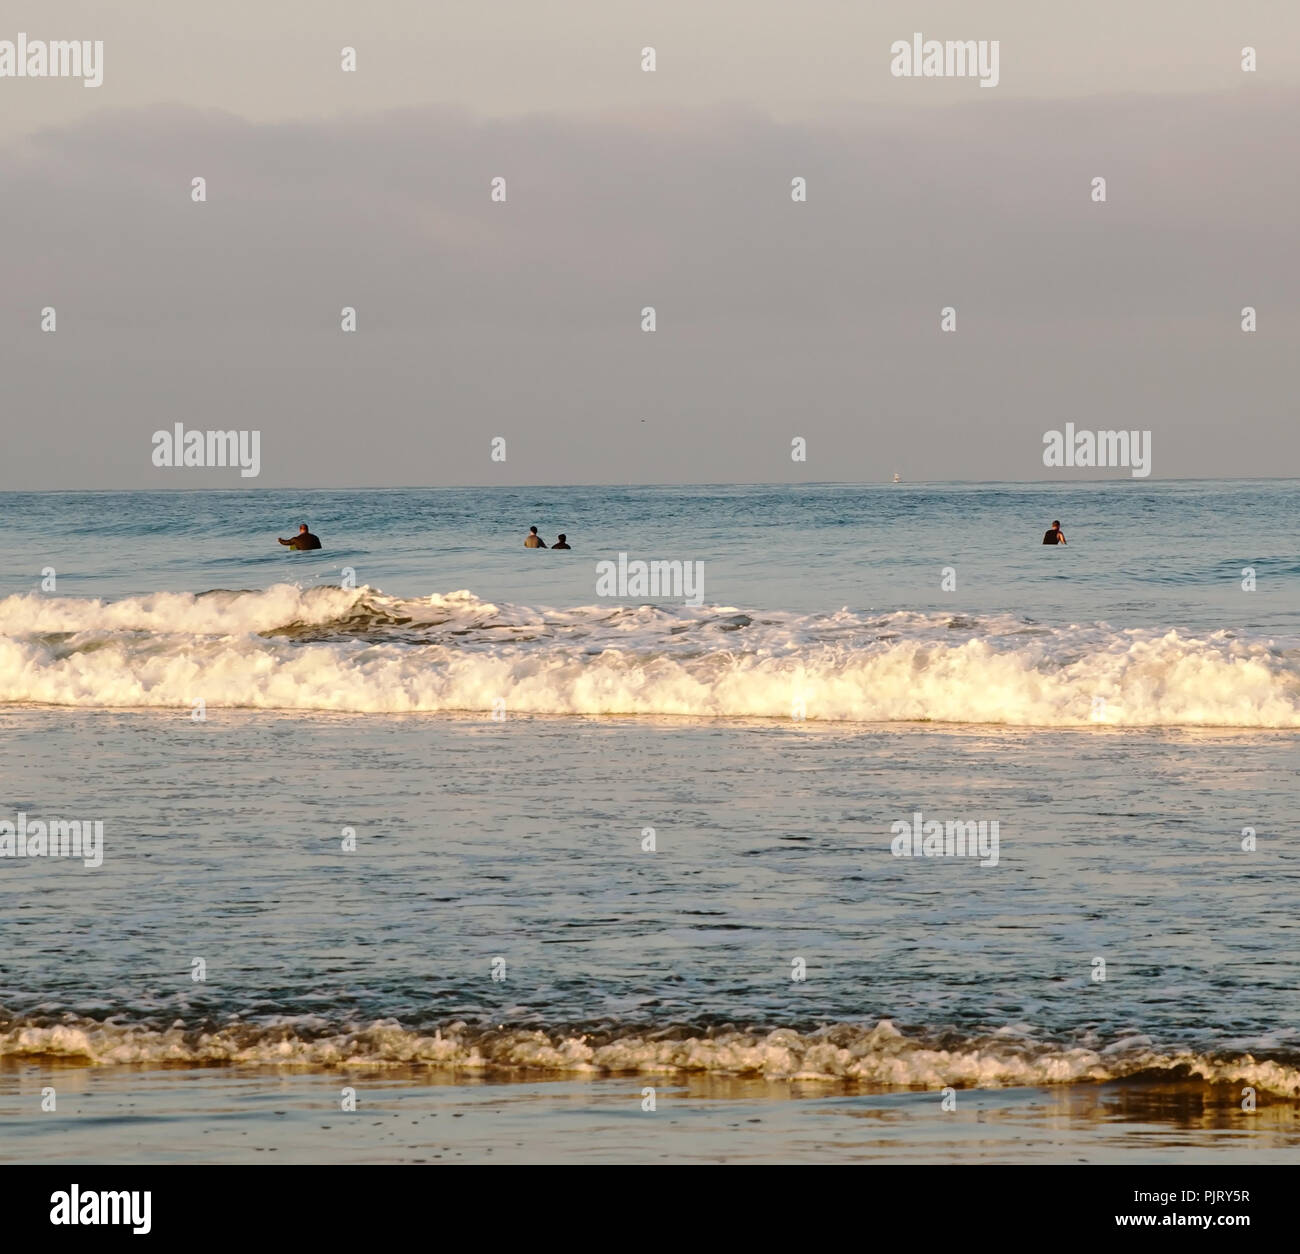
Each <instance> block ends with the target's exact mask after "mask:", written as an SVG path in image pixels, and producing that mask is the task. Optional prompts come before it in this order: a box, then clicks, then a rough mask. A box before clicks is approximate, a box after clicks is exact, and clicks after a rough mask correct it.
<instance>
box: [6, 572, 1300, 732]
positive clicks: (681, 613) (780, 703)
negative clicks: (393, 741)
mask: <svg viewBox="0 0 1300 1254" xmlns="http://www.w3.org/2000/svg"><path fill="white" fill-rule="evenodd" d="M200 697H201V698H202V699H203V700H204V701H205V702H206V703H207V705H208V706H227V707H234V708H248V709H283V710H320V711H346V712H354V713H412V712H427V713H488V714H490V713H491V711H492V710H493V708H494V706H496V707H497V708H500V706H499V703H501V702H504V708H505V709H507V710H510V711H514V712H517V713H527V714H554V715H654V716H691V717H697V718H741V719H747V718H754V719H778V718H784V719H790V718H796V719H801V718H806V719H808V720H811V721H827V722H866V723H875V722H883V723H890V722H939V723H959V724H960V723H971V724H1003V725H1007V726H1020V727H1082V726H1089V725H1097V724H1102V725H1111V726H1120V727H1157V726H1175V727H1176V726H1198V727H1252V728H1292V727H1297V726H1300V648H1297V647H1296V645H1295V642H1293V641H1279V640H1277V639H1275V638H1271V637H1269V638H1259V637H1253V636H1250V635H1247V634H1239V633H1237V632H1234V631H1230V630H1216V631H1212V632H1200V633H1198V632H1193V631H1187V630H1180V629H1179V628H1177V627H1170V628H1168V629H1167V630H1161V629H1158V628H1155V629H1153V628H1127V629H1124V628H1115V627H1112V626H1111V625H1109V624H1108V623H1105V622H1090V623H1073V624H1069V625H1065V626H1056V627H1049V626H1044V625H1042V624H1039V623H1035V622H1033V621H1032V620H1030V619H1028V618H1025V617H1021V616H1016V615H1012V614H1005V613H1004V614H992V615H953V614H943V613H919V612H905V611H896V612H892V613H867V612H862V611H855V610H851V609H848V608H844V609H841V610H839V611H837V612H834V613H822V614H797V613H789V612H780V611H771V610H760V609H756V608H753V607H747V608H745V609H744V610H742V609H739V608H737V607H734V606H704V607H699V608H693V607H689V606H681V605H643V606H622V605H587V606H580V607H577V608H573V609H555V608H547V607H531V606H519V605H511V604H494V603H492V602H488V601H485V600H482V599H480V598H479V597H477V596H475V595H474V594H473V593H472V592H469V591H457V592H451V593H447V594H436V593H435V594H433V595H430V596H428V597H424V598H419V599H402V598H398V597H392V596H386V595H385V594H384V593H383V592H382V591H380V590H378V589H374V588H370V587H365V586H363V587H360V588H355V589H347V588H342V587H310V588H301V587H297V586H294V585H291V584H277V585H273V586H271V587H269V588H267V589H264V590H259V591H227V590H216V591H210V592H205V593H199V594H191V593H179V592H172V593H167V592H163V593H150V594H147V595H144V596H135V597H124V598H120V599H117V600H103V599H99V598H78V597H51V596H43V595H41V594H39V593H27V594H22V595H15V596H9V597H6V598H4V599H3V600H0V702H3V703H9V704H17V703H31V704H43V705H61V706H85V707H98V708H133V707H145V708H149V707H155V708H156V707H173V708H185V707H188V706H189V705H190V703H191V702H193V701H194V700H195V699H197V698H200Z"/></svg>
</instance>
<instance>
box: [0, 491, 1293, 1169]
mask: <svg viewBox="0 0 1300 1254" xmlns="http://www.w3.org/2000/svg"><path fill="white" fill-rule="evenodd" d="M1298 487H1300V485H1298V484H1297V482H1296V481H1294V480H1257V481H1241V480H1234V481H1177V482H1154V483H1153V482H1150V481H1149V480H1132V479H1130V480H1124V481H1120V480H1111V481H1105V482H1089V483H1071V484H1070V485H1069V486H1064V485H1062V484H1059V483H1053V484H1000V483H989V484H908V483H900V484H873V485H866V486H849V485H842V484H824V485H821V484H810V485H798V486H789V485H786V486H780V485H752V486H689V487H653V486H635V485H629V486H603V487H536V488H505V487H484V488H473V489H451V488H448V489H414V488H413V489H400V490H399V489H392V490H337V491H317V490H313V491H289V490H266V491H264V490H252V491H230V492H224V491H189V492H185V491H168V492H91V493H61V492H42V493H7V494H4V495H3V497H0V506H2V508H0V552H2V553H3V555H4V556H3V559H2V560H0V855H5V856H0V1114H2V1115H3V1118H2V1119H0V1160H3V1161H42V1162H51V1161H83V1162H84V1161H128V1160H129V1161H143V1162H167V1161H203V1162H208V1161H228V1162H247V1161H261V1160H263V1159H264V1158H269V1157H274V1158H275V1160H277V1161H340V1162H341V1161H347V1162H353V1161H356V1162H380V1161H434V1160H454V1161H521V1162H547V1161H556V1160H561V1159H562V1160H564V1161H612V1162H628V1161H637V1162H640V1161H658V1160H665V1161H729V1162H734V1161H849V1160H859V1159H861V1160H881V1161H886V1160H887V1161H904V1162H907V1161H914V1162H930V1161H966V1162H968V1161H978V1160H987V1161H1028V1160H1032V1161H1125V1160H1130V1159H1134V1158H1136V1157H1141V1159H1142V1161H1171V1162H1177V1161H1181V1160H1184V1159H1186V1158H1189V1157H1190V1158H1195V1159H1197V1160H1204V1159H1205V1158H1206V1157H1214V1158H1222V1159H1225V1160H1226V1159H1234V1158H1236V1159H1241V1160H1243V1161H1247V1160H1248V1161H1252V1162H1258V1161H1283V1160H1287V1161H1293V1160H1294V1158H1295V1154H1296V1151H1297V1149H1300V931H1298V927H1300V925H1298V924H1297V918H1298V917H1300V848H1298V846H1297V839H1296V814H1297V810H1298V809H1300V788H1298V787H1297V763H1298V762H1300V757H1298V755H1297V747H1298V746H1300V541H1297V538H1296V531H1295V527H1294V524H1293V515H1294V513H1295V507H1296V504H1297V500H1298V497H1300V492H1298ZM1054 519H1060V520H1061V522H1062V525H1063V530H1064V532H1065V535H1066V538H1067V541H1068V543H1067V544H1066V545H1065V546H1056V547H1048V546H1044V545H1042V543H1041V540H1042V535H1043V532H1044V531H1045V530H1046V528H1047V527H1048V526H1049V525H1050V524H1051V523H1052V521H1053V520H1054ZM300 522H307V523H308V524H309V525H310V527H311V530H312V531H313V532H315V533H316V534H318V535H319V536H320V537H321V539H322V541H323V545H324V547H323V548H322V549H321V550H320V551H317V552H301V553H297V552H289V551H288V550H286V549H284V548H282V547H281V546H280V545H278V544H277V543H276V537H277V536H284V537H288V536H290V535H292V534H293V533H294V531H296V530H297V527H298V524H299V523H300ZM530 525H536V526H538V528H539V530H540V532H541V534H542V536H543V537H544V539H546V541H547V542H548V543H549V542H551V541H552V540H553V539H554V536H555V534H556V533H557V532H560V531H563V532H565V533H567V535H568V538H569V543H570V544H571V545H572V549H571V550H570V551H567V552H566V551H553V550H547V551H542V550H528V549H525V548H524V547H523V543H522V542H523V537H524V535H525V533H526V532H527V529H528V527H529V526H530ZM620 555H623V556H622V557H620ZM639 561H645V562H652V561H657V562H669V563H672V562H680V563H682V564H683V566H684V568H686V569H689V570H690V571H694V572H695V573H696V574H697V575H698V576H699V579H700V583H699V586H698V588H697V592H698V595H696V596H690V595H689V590H682V591H681V592H677V591H675V590H674V589H673V588H672V587H671V586H669V587H662V586H661V587H659V588H658V589H657V592H656V593H655V594H654V595H646V594H645V593H643V592H639V591H638V590H637V589H636V588H635V587H633V588H631V589H629V590H628V595H626V596H617V595H615V596H605V595H599V594H598V589H600V590H601V591H604V590H607V589H606V587H605V585H604V584H603V583H602V570H603V571H605V572H608V571H609V570H610V569H615V568H617V567H618V566H619V565H620V562H621V564H622V568H623V569H624V570H630V569H633V568H634V567H635V563H637V562H639ZM600 563H611V566H609V567H601V566H600V565H599V564H600ZM696 563H698V564H699V565H698V566H696V565H695V564H696ZM687 564H689V566H688V565H687ZM668 569H670V568H668ZM692 601H694V602H697V603H690V602H692ZM73 820H75V821H78V822H80V823H83V824H84V825H85V830H86V831H87V832H89V831H90V830H91V829H92V828H93V827H94V825H95V824H100V823H102V847H101V848H100V849H99V851H98V854H97V855H96V858H97V859H98V865H88V863H89V862H94V861H96V858H90V857H80V858H74V857H70V856H69V857H53V856H49V855H48V853H47V854H46V855H45V856H41V855H40V853H39V852H38V853H36V854H35V855H33V854H32V853H31V850H30V849H29V850H28V855H27V856H14V855H15V854H16V853H17V851H18V847H17V833H18V831H19V829H20V828H22V829H23V830H24V831H25V832H26V833H28V834H30V833H31V831H32V830H33V829H32V824H33V823H38V824H39V823H44V824H47V825H52V824H54V823H56V822H58V821H73ZM6 823H7V824H9V827H10V828H12V829H13V831H12V833H11V834H10V836H9V837H8V839H9V841H10V842H11V843H10V846H9V849H10V850H11V852H9V853H6V845H5V843H4V842H5V840H6V836H5V833H6V831H7V830H8V829H7V828H6V826H5V824H6ZM935 824H937V825H938V835H937V836H935V835H934V833H935V826H934V825H935ZM981 825H982V826H981ZM977 829H978V831H979V832H980V840H981V841H982V843H979V844H978V847H975V846H976V840H975V837H974V835H973V833H974V832H975V831H976V830H977ZM913 833H915V840H913ZM954 833H955V838H954ZM968 833H970V835H969V838H967V834H968ZM931 838H932V839H931ZM963 841H965V844H964V845H963V843H962V842H963ZM37 848H39V845H38V846H37ZM899 850H901V852H898V851H899ZM51 1090H52V1091H53V1096H52V1097H51V1096H50V1091H51ZM51 1102H53V1103H54V1106H53V1108H52V1109H51V1108H49V1104H50V1103H51ZM43 1107H45V1108H43Z"/></svg>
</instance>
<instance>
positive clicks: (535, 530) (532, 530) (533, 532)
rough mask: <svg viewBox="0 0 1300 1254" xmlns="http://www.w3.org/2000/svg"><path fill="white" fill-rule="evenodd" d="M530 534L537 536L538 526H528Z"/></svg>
mask: <svg viewBox="0 0 1300 1254" xmlns="http://www.w3.org/2000/svg"><path fill="white" fill-rule="evenodd" d="M528 534H529V535H530V536H535V535H536V534H537V528H536V527H529V528H528Z"/></svg>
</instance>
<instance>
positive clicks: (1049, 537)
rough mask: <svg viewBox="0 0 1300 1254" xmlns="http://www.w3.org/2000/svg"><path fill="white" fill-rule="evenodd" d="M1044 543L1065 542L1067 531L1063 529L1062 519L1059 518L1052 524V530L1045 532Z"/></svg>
mask: <svg viewBox="0 0 1300 1254" xmlns="http://www.w3.org/2000/svg"><path fill="white" fill-rule="evenodd" d="M1043 543H1044V544H1064V543H1065V532H1064V531H1062V530H1061V520H1060V519H1059V518H1058V519H1057V520H1056V522H1054V523H1053V524H1052V526H1051V530H1049V531H1045V532H1044V533H1043Z"/></svg>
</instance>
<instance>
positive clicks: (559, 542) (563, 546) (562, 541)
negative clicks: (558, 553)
mask: <svg viewBox="0 0 1300 1254" xmlns="http://www.w3.org/2000/svg"><path fill="white" fill-rule="evenodd" d="M566 538H567V537H566V536H565V534H564V532H563V531H561V532H560V538H559V539H558V540H557V541H556V542H555V543H554V544H553V545H551V548H553V549H571V548H573V545H571V544H566V543H565V540H566Z"/></svg>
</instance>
